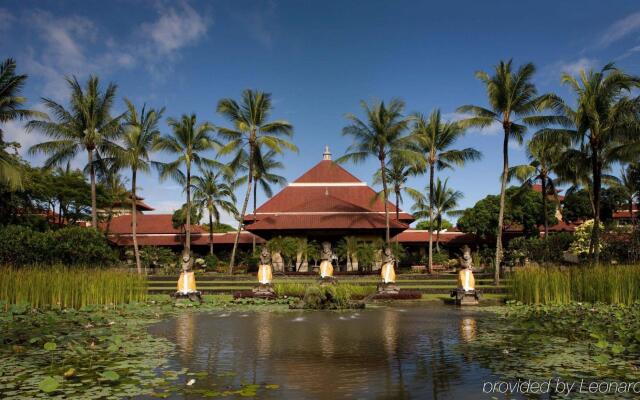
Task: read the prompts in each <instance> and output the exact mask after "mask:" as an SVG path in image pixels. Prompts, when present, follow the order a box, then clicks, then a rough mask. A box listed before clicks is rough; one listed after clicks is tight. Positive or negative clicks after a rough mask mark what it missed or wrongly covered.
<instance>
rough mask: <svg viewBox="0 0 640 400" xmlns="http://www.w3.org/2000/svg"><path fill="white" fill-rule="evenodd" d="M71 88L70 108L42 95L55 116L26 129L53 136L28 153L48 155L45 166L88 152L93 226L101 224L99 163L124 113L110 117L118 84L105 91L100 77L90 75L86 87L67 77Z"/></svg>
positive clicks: (33, 121) (119, 132)
mask: <svg viewBox="0 0 640 400" xmlns="http://www.w3.org/2000/svg"><path fill="white" fill-rule="evenodd" d="M67 83H68V84H69V88H70V89H71V98H70V99H69V108H68V109H65V108H64V107H63V106H62V105H60V104H58V103H56V102H55V101H53V100H50V99H47V98H43V99H42V100H43V101H44V105H45V107H46V108H47V109H48V110H49V113H50V114H52V115H53V116H54V118H55V121H51V120H49V119H48V118H47V119H44V120H32V121H29V123H28V124H27V130H28V131H33V130H37V131H40V132H42V133H43V134H44V135H46V136H49V137H51V138H53V139H54V140H51V141H48V142H41V143H38V144H36V145H34V146H32V147H31V148H30V149H29V153H31V154H36V153H43V154H47V155H49V158H47V160H46V161H45V163H44V165H45V167H51V166H56V165H64V164H65V163H67V162H68V161H70V160H71V159H73V158H75V157H76V156H77V155H78V153H79V152H80V151H81V150H84V151H86V152H87V168H88V170H89V178H90V184H91V226H92V227H94V228H96V227H97V226H98V213H97V193H96V164H95V162H94V161H96V160H99V159H100V157H102V155H110V154H111V150H112V148H111V144H112V143H113V141H115V140H116V139H117V138H118V137H119V136H120V134H121V129H120V119H121V118H122V115H118V116H116V117H112V116H111V107H112V106H113V102H114V100H115V97H116V85H115V84H113V83H110V84H109V85H108V86H107V89H106V90H105V91H102V90H101V88H100V82H99V79H98V77H96V76H91V77H89V80H88V81H87V84H86V86H85V88H84V89H83V88H82V86H81V85H80V83H79V82H78V80H77V79H76V78H75V77H73V78H67Z"/></svg>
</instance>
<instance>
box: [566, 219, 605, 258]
mask: <svg viewBox="0 0 640 400" xmlns="http://www.w3.org/2000/svg"><path fill="white" fill-rule="evenodd" d="M592 230H593V220H592V219H590V220H587V221H585V222H584V223H583V224H582V225H580V226H579V227H577V228H576V231H575V233H574V234H573V243H571V246H570V247H569V250H570V251H571V252H572V253H573V254H575V255H577V256H586V255H587V254H589V244H590V243H591V231H592ZM603 230H604V225H603V224H602V223H600V232H602V231H603ZM598 247H599V248H600V251H602V249H603V247H604V245H603V243H602V241H600V243H598Z"/></svg>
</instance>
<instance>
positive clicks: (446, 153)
mask: <svg viewBox="0 0 640 400" xmlns="http://www.w3.org/2000/svg"><path fill="white" fill-rule="evenodd" d="M464 134H465V128H464V127H463V125H461V124H460V123H458V122H443V121H442V117H441V115H440V110H434V111H433V112H432V113H431V115H430V116H429V119H428V120H427V119H426V118H425V117H424V116H423V115H417V116H416V121H415V124H414V126H413V132H412V137H413V138H414V140H415V145H416V147H417V149H418V151H419V152H420V153H421V154H422V155H423V156H424V158H425V161H426V165H427V167H428V169H429V186H428V190H429V199H428V203H429V222H430V223H431V226H430V227H429V271H431V267H432V265H433V237H432V236H433V235H431V233H432V232H433V221H434V220H435V219H436V216H435V215H434V214H433V211H434V201H435V199H434V198H433V195H434V194H435V187H434V177H435V170H436V169H438V170H442V169H445V168H451V169H453V166H454V165H456V166H463V165H464V164H465V163H466V162H467V161H475V160H479V159H480V158H481V157H482V154H481V153H480V152H479V151H478V150H476V149H474V148H471V147H467V148H465V149H461V150H455V149H451V148H450V147H451V146H453V144H454V143H455V142H456V141H457V140H458V139H460V138H461V137H462V136H463V135H464ZM441 217H442V216H440V218H441ZM438 231H439V229H438ZM438 235H439V232H438Z"/></svg>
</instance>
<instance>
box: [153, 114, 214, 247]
mask: <svg viewBox="0 0 640 400" xmlns="http://www.w3.org/2000/svg"><path fill="white" fill-rule="evenodd" d="M167 123H168V124H169V126H170V127H171V135H168V136H162V137H160V138H159V139H158V140H157V141H156V143H155V145H154V147H153V148H154V150H159V151H164V152H167V153H171V154H174V155H176V156H177V158H176V159H175V160H174V161H171V162H168V163H163V164H159V166H158V168H159V170H160V179H162V180H164V179H167V178H169V177H170V178H172V179H173V180H175V181H176V182H178V184H180V185H181V186H182V187H183V188H184V190H185V192H186V194H187V202H186V221H185V242H184V249H185V252H187V253H188V252H190V251H191V178H192V177H191V171H192V167H193V166H196V167H198V168H199V169H200V170H204V169H206V168H210V167H219V163H217V162H215V161H214V160H211V159H208V158H206V157H204V156H202V153H204V152H206V151H209V150H213V149H218V148H219V146H220V143H219V142H218V141H217V140H216V139H215V138H214V137H213V136H212V134H213V132H215V127H214V126H213V125H212V124H211V123H209V122H202V123H200V124H198V123H197V118H196V115H195V114H191V115H187V114H183V115H182V117H181V118H180V119H174V118H169V119H168V120H167ZM183 166H184V172H183V171H182V169H181V168H182V167H183Z"/></svg>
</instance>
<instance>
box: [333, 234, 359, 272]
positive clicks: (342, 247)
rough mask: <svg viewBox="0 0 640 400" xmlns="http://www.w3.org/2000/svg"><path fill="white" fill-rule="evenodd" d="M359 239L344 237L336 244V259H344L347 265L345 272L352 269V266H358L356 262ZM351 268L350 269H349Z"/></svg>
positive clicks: (357, 261)
mask: <svg viewBox="0 0 640 400" xmlns="http://www.w3.org/2000/svg"><path fill="white" fill-rule="evenodd" d="M359 246H360V239H359V238H358V237H357V236H345V237H344V238H342V239H341V240H340V241H339V242H338V246H337V247H336V253H337V254H338V257H340V258H342V259H344V260H345V261H346V263H347V270H349V269H351V270H353V269H354V265H358V266H360V263H359V260H358V248H359ZM349 267H351V268H349Z"/></svg>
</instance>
